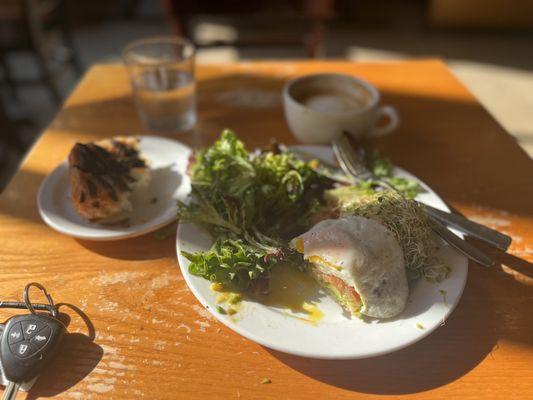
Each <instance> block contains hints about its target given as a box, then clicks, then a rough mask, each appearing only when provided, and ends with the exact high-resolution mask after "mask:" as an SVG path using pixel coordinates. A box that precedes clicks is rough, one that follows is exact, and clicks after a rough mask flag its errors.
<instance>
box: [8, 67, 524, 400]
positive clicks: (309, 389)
mask: <svg viewBox="0 0 533 400" xmlns="http://www.w3.org/2000/svg"><path fill="white" fill-rule="evenodd" d="M324 71H331V72H343V73H349V74H355V75H358V76H360V77H362V78H365V79H367V80H369V81H371V82H372V83H374V84H375V85H377V86H378V88H379V89H380V90H381V92H382V97H383V98H382V101H383V102H384V103H388V104H392V105H394V106H396V107H397V108H398V110H399V112H400V115H401V119H402V121H401V127H400V128H399V129H398V130H397V131H396V132H395V133H394V134H392V135H389V136H387V137H384V138H381V139H379V140H375V141H374V144H375V146H376V147H377V148H379V149H380V150H381V152H382V153H383V154H385V155H388V156H389V157H390V158H391V159H392V160H393V161H394V162H395V163H396V164H398V165H400V166H402V167H404V168H405V169H407V170H409V171H411V172H412V173H414V174H415V175H417V176H418V177H420V178H421V179H422V180H424V181H425V182H427V183H428V184H429V185H430V186H432V187H433V188H434V189H435V190H436V191H437V192H438V193H439V194H440V195H441V196H442V197H443V198H444V199H445V200H446V201H447V202H448V203H449V204H450V205H452V206H453V207H455V208H456V209H457V210H459V211H460V212H462V213H464V214H465V215H467V216H469V217H470V218H472V219H475V220H477V221H479V222H482V223H485V224H487V225H489V226H491V227H495V228H496V229H498V230H500V231H502V232H505V233H507V234H509V235H511V236H512V237H513V239H514V240H513V244H512V246H511V248H510V250H509V253H508V254H505V253H501V252H499V251H497V250H494V249H490V248H488V247H486V246H482V245H480V247H482V248H483V249H484V250H485V251H486V252H488V253H489V254H490V255H491V256H492V257H494V259H496V260H497V261H498V266H497V267H495V268H490V269H487V268H483V267H480V266H479V265H476V264H475V263H472V262H471V263H470V265H469V276H468V282H467V285H466V289H465V291H464V294H463V297H462V299H461V301H460V303H459V305H458V306H457V308H456V310H455V311H454V312H453V314H452V315H451V317H450V318H449V319H448V321H446V324H445V325H444V326H442V327H440V328H439V329H438V330H437V331H436V332H434V333H433V334H431V335H430V336H428V337H427V338H426V339H424V340H422V341H420V342H419V343H416V344H415V345H413V346H410V347H408V348H406V349H404V350H401V351H398V352H395V353H392V354H389V355H385V356H381V357H377V358H373V359H367V360H356V361H320V360H311V359H303V358H299V357H294V356H289V355H285V354H281V353H278V352H276V351H271V350H269V349H266V348H264V347H261V346H260V345H257V344H255V343H253V342H251V341H248V340H246V339H244V338H242V337H240V336H239V335H237V334H235V333H233V332H232V331H231V330H229V329H227V328H226V327H224V326H223V325H222V324H220V323H218V322H216V321H215V320H214V319H213V318H212V317H210V315H209V314H208V313H207V312H206V310H204V309H203V308H202V307H201V306H200V303H198V302H197V301H196V299H195V298H194V296H193V295H192V294H191V292H190V291H189V290H188V289H187V286H186V284H185V282H184V280H183V277H182V276H181V273H180V270H179V268H178V265H177V260H176V251H175V236H174V235H171V236H170V237H167V238H165V239H161V236H158V235H156V234H148V235H146V236H143V237H141V238H136V239H130V240H125V241H118V242H108V243H96V242H88V241H82V240H76V239H72V238H70V237H67V236H63V235H61V234H59V233H57V232H55V231H53V230H52V229H50V228H48V227H47V226H46V225H45V224H44V223H43V221H41V219H40V218H39V215H38V212H37V206H36V195H37V190H38V188H39V185H40V183H41V181H42V180H43V178H44V177H45V176H46V175H47V174H48V173H49V172H51V171H52V170H53V169H54V168H55V166H56V165H57V164H58V163H60V162H61V161H62V160H64V159H65V157H66V155H67V154H68V152H69V150H70V148H71V147H72V145H73V144H74V143H75V142H76V141H90V140H94V139H98V138H103V137H106V136H111V135H118V134H121V135H122V134H147V131H146V130H145V128H143V126H142V125H141V122H140V120H139V118H138V116H137V114H136V111H135V108H134V104H133V100H132V97H131V91H130V86H129V82H128V78H127V75H126V71H125V69H124V68H123V67H122V66H119V65H98V66H95V67H94V68H92V69H91V70H90V71H89V72H88V73H87V75H86V76H85V78H84V79H83V80H82V81H81V82H80V84H79V85H78V87H77V88H76V89H75V91H74V92H73V94H72V95H71V96H70V98H69V99H68V100H67V102H66V103H65V104H64V106H63V108H62V110H61V111H60V113H59V114H58V115H57V117H56V118H55V120H54V121H53V123H52V124H51V126H50V127H49V128H48V129H47V130H46V131H45V132H44V134H43V135H42V137H41V138H40V139H39V140H38V141H37V143H36V145H35V146H34V147H33V148H32V150H31V151H30V152H29V154H28V156H27V157H26V159H25V160H24V162H23V163H22V165H21V167H20V170H19V171H18V173H17V174H16V176H15V177H14V179H13V180H12V182H11V183H10V184H9V186H8V187H7V188H6V189H5V191H4V192H3V193H2V195H1V196H0V271H1V275H0V280H1V286H0V287H1V290H0V299H2V300H10V299H21V298H22V288H23V287H24V285H25V284H26V283H28V282H30V281H38V282H41V283H43V284H44V285H45V286H46V287H47V288H48V289H49V291H50V292H51V293H52V295H53V297H54V298H55V300H56V302H61V303H66V304H67V305H64V306H62V307H61V311H63V312H65V313H66V314H68V315H69V316H70V324H69V331H70V332H74V334H73V335H70V336H69V337H68V339H67V340H66V343H65V348H64V351H63V352H62V353H61V355H60V356H59V357H58V359H57V360H56V361H55V363H54V365H53V367H51V368H50V369H49V370H48V371H46V372H45V373H44V374H43V376H42V377H41V379H40V380H39V381H38V382H37V384H36V385H35V387H34V389H32V391H31V392H30V395H29V396H28V398H37V397H51V396H56V397H58V398H65V399H100V398H101V399H104V398H105V399H109V398H116V399H132V398H142V397H143V396H145V397H146V398H163V399H171V398H172V399H174V398H183V399H193V398H199V399H210V398H218V399H230V398H243V399H301V398H303V399H356V398H363V397H364V398H372V397H382V396H385V395H392V396H402V395H410V396H411V397H415V398H423V399H431V398H461V399H470V398H483V399H485V398H502V399H513V398H520V399H524V398H527V397H529V398H533V346H532V345H533V264H532V263H531V262H532V261H533V163H532V161H531V159H530V158H529V157H528V156H527V155H526V153H525V152H524V151H523V150H522V149H521V148H520V147H519V146H518V145H517V143H516V142H515V140H514V139H513V138H512V137H511V136H510V135H509V134H507V133H506V132H505V131H504V129H502V127H501V126H500V125H499V124H498V123H497V122H496V121H495V120H494V119H493V118H492V117H491V116H490V115H489V114H488V113H487V111H486V110H485V109H484V108H483V107H482V106H481V105H480V104H479V102H478V101H477V100H476V99H475V98H474V97H473V96H472V94H471V93H469V92H468V90H466V89H465V87H464V86H463V85H461V83H460V82H459V81H458V80H457V79H456V78H455V77H454V76H453V75H452V74H451V73H450V72H449V70H448V69H447V68H446V66H445V65H444V64H443V63H442V62H440V61H437V60H427V61H409V62H397V63H382V64H358V63H350V62H257V63H255V62H253V63H237V64H224V65H213V66H199V67H198V68H197V79H198V107H199V118H200V120H199V123H198V125H197V127H196V129H195V132H194V133H193V134H188V135H181V136H178V135H175V138H177V139H178V140H180V141H183V142H185V143H187V144H189V145H191V146H194V147H197V146H203V145H208V144H210V143H211V142H212V141H213V140H214V138H215V137H216V136H217V135H218V134H219V132H220V131H221V130H222V129H223V128H225V127H229V128H232V129H234V130H235V131H236V132H237V134H238V135H239V136H241V137H242V138H244V139H245V141H246V142H247V143H248V144H249V146H251V147H253V146H257V145H266V144H268V143H269V141H270V138H272V137H275V138H277V139H278V140H280V141H282V142H286V143H293V142H294V141H295V140H294V139H293V138H292V136H291V135H290V132H289V130H288V127H287V125H286V123H285V120H284V117H283V112H282V107H281V101H280V89H281V87H282V85H283V84H284V82H285V81H286V80H287V79H289V78H291V77H294V76H297V75H301V74H305V73H312V72H324ZM476 244H479V243H477V242H476ZM34 297H36V299H37V295H36V296H34ZM68 304H72V305H74V306H76V307H78V308H79V310H78V312H76V311H75V310H74V309H73V308H68ZM9 315H11V314H10V311H6V310H2V311H1V315H0V317H1V318H2V319H6V318H7V317H8V316H9ZM82 316H85V320H84V319H83V318H82ZM89 321H90V323H89V324H88V323H87V322H89ZM89 327H90V328H89ZM354 340H357V337H356V336H354ZM264 378H268V379H270V380H271V381H272V382H271V383H270V384H262V383H261V381H262V380H263V379H264ZM19 396H20V398H23V397H24V396H25V395H24V394H20V395H19Z"/></svg>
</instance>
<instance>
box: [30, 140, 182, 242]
mask: <svg viewBox="0 0 533 400" xmlns="http://www.w3.org/2000/svg"><path fill="white" fill-rule="evenodd" d="M140 139H141V141H140V150H141V153H142V154H143V156H144V157H145V158H146V159H147V160H148V162H149V163H150V169H151V174H152V179H151V181H150V184H149V186H148V187H147V188H146V189H143V190H138V191H134V192H133V193H132V196H131V202H132V205H133V211H131V212H130V213H128V214H125V215H124V217H127V218H129V225H128V226H127V227H121V226H108V225H102V224H98V223H92V222H89V221H87V220H85V219H84V218H82V217H81V216H80V215H79V214H78V213H77V212H76V211H75V210H74V208H73V207H72V203H71V201H70V180H69V174H68V164H67V161H65V162H64V163H62V164H61V165H59V166H58V167H57V168H56V169H55V170H54V171H52V173H50V174H49V175H48V176H47V177H46V178H45V180H44V181H43V183H42V184H41V187H40V188H39V193H38V195H37V204H38V207H39V213H40V214H41V217H42V219H43V220H44V222H46V223H47V224H48V225H49V226H50V227H51V228H53V229H55V230H56V231H58V232H61V233H64V234H65V235H69V236H73V237H75V238H79V239H87V240H117V239H126V238H130V237H134V236H139V235H142V234H145V233H148V232H151V231H154V230H156V229H158V228H160V227H162V226H164V225H166V224H168V223H169V222H172V221H173V220H175V219H176V212H177V205H176V201H177V200H184V199H185V198H186V197H187V195H188V194H189V192H190V190H191V185H190V181H189V177H188V176H187V174H186V169H187V164H188V160H189V156H190V154H191V149H190V148H189V147H187V146H186V145H184V144H183V143H180V142H178V141H176V140H170V139H165V138H161V137H156V136H140ZM154 199H157V200H156V201H153V200H154Z"/></svg>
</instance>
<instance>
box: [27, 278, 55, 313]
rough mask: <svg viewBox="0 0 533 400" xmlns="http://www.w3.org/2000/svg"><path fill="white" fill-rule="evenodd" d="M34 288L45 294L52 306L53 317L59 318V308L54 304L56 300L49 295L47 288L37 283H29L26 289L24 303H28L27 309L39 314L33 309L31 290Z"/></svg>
mask: <svg viewBox="0 0 533 400" xmlns="http://www.w3.org/2000/svg"><path fill="white" fill-rule="evenodd" d="M32 286H35V287H36V288H37V289H39V290H41V291H42V292H43V293H44V295H45V296H46V299H47V300H48V303H49V304H50V313H51V314H52V317H54V318H55V317H57V308H56V306H55V304H54V300H52V296H50V295H49V294H48V292H47V291H46V288H45V287H44V286H43V285H41V284H40V283H37V282H31V283H28V284H27V285H26V287H25V288H24V303H26V307H28V310H30V312H31V313H32V314H37V313H36V312H35V309H34V308H33V304H32V303H31V301H30V288H31V287H32Z"/></svg>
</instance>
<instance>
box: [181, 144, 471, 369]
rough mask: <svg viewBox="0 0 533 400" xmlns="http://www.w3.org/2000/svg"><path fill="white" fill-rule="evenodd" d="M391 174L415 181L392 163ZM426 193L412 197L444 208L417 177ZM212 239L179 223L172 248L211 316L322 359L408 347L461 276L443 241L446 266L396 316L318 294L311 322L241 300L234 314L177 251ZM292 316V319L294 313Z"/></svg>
mask: <svg viewBox="0 0 533 400" xmlns="http://www.w3.org/2000/svg"><path fill="white" fill-rule="evenodd" d="M298 148H299V149H301V150H303V151H306V152H308V153H311V154H314V155H316V156H317V157H320V158H323V159H330V160H331V161H333V152H332V151H331V148H329V147H326V146H298ZM394 172H395V174H396V175H397V176H403V177H406V178H409V179H415V180H418V179H417V178H416V177H415V176H413V175H411V174H409V173H408V172H406V171H404V170H402V169H400V168H396V169H395V171H394ZM418 181H419V182H420V183H421V184H422V186H423V187H424V189H425V190H426V193H422V194H420V195H419V196H418V197H417V199H418V200H419V201H421V202H423V203H426V204H429V205H432V206H433V207H436V208H439V209H441V210H445V211H449V209H448V207H446V205H445V204H444V202H443V201H442V200H441V199H440V197H439V196H438V195H437V194H436V193H435V192H433V191H432V190H431V188H429V187H428V186H427V185H426V184H424V183H423V182H421V181H420V180H418ZM211 243H212V239H211V238H210V236H209V234H207V233H206V232H205V231H204V230H202V229H201V228H199V227H198V226H196V225H194V224H190V223H180V224H179V226H178V233H177V253H178V261H179V265H180V268H181V272H182V274H183V276H184V277H185V280H186V282H187V284H188V285H189V288H190V289H191V290H192V292H193V293H194V295H195V296H196V298H197V299H198V300H199V301H200V303H202V305H203V306H204V307H206V308H207V309H208V310H209V311H210V312H211V314H213V316H214V317H215V318H217V319H218V320H219V321H220V322H222V323H223V324H225V325H226V326H228V327H229V328H231V329H233V330H234V331H235V332H237V333H239V334H241V335H242V336H244V337H246V338H248V339H250V340H253V341H255V342H257V343H259V344H261V345H263V346H266V347H269V348H271V349H274V350H278V351H282V352H285V353H290V354H295V355H298V356H304V357H312V358H323V359H355V358H365V357H373V356H378V355H381V354H386V353H390V352H393V351H396V350H399V349H401V348H404V347H406V346H409V345H411V344H413V343H415V342H417V341H419V340H420V339H422V338H424V337H425V336H427V335H429V334H430V333H431V332H432V331H434V330H435V329H437V328H438V327H439V326H440V325H441V324H443V323H444V321H445V320H446V318H448V316H449V315H450V313H451V312H452V311H453V309H454V307H455V306H456V305H457V303H458V302H459V299H460V297H461V294H462V292H463V289H464V286H465V283H466V276H467V265H468V263H467V259H466V257H464V256H462V255H460V254H458V253H457V252H455V251H454V250H453V249H451V248H450V247H449V246H447V245H443V246H442V247H441V249H440V250H439V256H440V258H441V260H442V261H443V262H444V263H446V265H448V266H449V267H450V268H451V273H450V275H449V277H448V278H447V279H445V280H444V281H442V282H441V283H429V282H426V281H425V280H423V279H421V280H419V281H418V282H417V283H416V285H415V286H414V288H412V290H411V293H410V295H409V300H408V304H407V307H406V309H405V310H404V312H403V313H402V314H400V315H399V316H397V317H395V318H393V319H389V320H382V321H373V322H365V321H363V320H361V319H358V318H353V317H352V318H350V317H348V316H346V313H344V312H343V310H342V308H341V307H340V306H339V305H338V304H337V303H335V302H334V301H333V300H331V299H330V298H329V297H327V296H325V295H324V294H321V293H319V294H317V296H316V298H315V301H316V303H315V304H316V307H317V308H318V309H319V310H320V311H321V312H323V313H324V317H323V319H322V320H320V321H318V322H317V323H316V325H314V324H311V323H308V322H305V321H302V320H300V319H298V317H300V318H307V315H306V314H305V312H304V313H303V314H302V313H297V312H296V313H294V312H291V311H290V310H287V309H283V308H280V307H275V306H267V305H264V304H261V303H258V302H255V301H251V300H244V301H243V302H242V304H241V308H240V310H239V312H238V314H236V315H235V316H229V315H222V314H220V313H218V312H217V311H216V306H217V304H216V297H217V295H216V294H215V293H213V292H212V291H211V290H210V288H209V285H210V282H209V281H207V280H206V279H203V278H200V277H197V276H194V275H192V274H190V273H189V271H188V266H189V261H188V260H187V259H186V258H185V257H183V256H182V255H181V253H180V252H181V251H182V250H185V251H188V252H192V253H194V252H197V251H202V250H207V249H208V248H209V246H210V244H211ZM295 317H296V318H295Z"/></svg>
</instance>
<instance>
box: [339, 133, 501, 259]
mask: <svg viewBox="0 0 533 400" xmlns="http://www.w3.org/2000/svg"><path fill="white" fill-rule="evenodd" d="M332 147H333V151H334V153H335V157H336V158H337V160H338V161H339V164H340V166H341V168H342V169H343V171H344V172H345V173H346V174H347V175H350V176H352V177H354V178H355V179H356V180H367V179H373V180H375V181H377V182H378V183H379V184H381V185H382V186H385V187H387V188H389V189H393V190H396V189H395V188H394V187H393V186H391V185H390V184H389V183H388V182H386V181H384V180H382V179H379V178H377V177H376V176H374V175H373V174H372V172H371V171H370V170H368V169H367V168H366V167H365V166H364V165H363V163H362V162H361V161H360V160H359V158H358V157H357V156H356V154H355V152H354V150H353V148H352V146H351V144H350V142H349V141H348V139H347V138H346V136H345V135H342V136H341V137H340V138H338V139H336V140H334V141H333V142H332ZM419 204H421V203H419ZM423 209H424V211H425V212H426V215H427V216H428V217H429V220H430V222H431V224H430V225H431V228H432V229H433V231H434V232H435V233H436V234H437V235H439V236H440V237H441V238H442V239H444V240H445V241H446V242H447V243H448V244H450V246H452V247H454V248H455V249H457V250H458V251H460V252H461V253H462V254H464V255H465V256H467V257H468V258H470V259H471V260H474V261H476V262H478V263H479V264H481V265H483V266H485V267H490V266H493V265H494V261H493V260H491V259H490V257H488V256H487V255H486V254H485V253H483V252H482V251H481V250H479V249H477V248H476V247H474V246H472V245H471V244H470V243H468V242H466V241H464V240H463V239H461V238H460V237H459V236H457V235H455V234H454V233H453V232H451V231H450V230H448V229H447V228H446V226H445V225H444V224H443V222H441V220H440V219H439V218H437V217H435V216H434V215H433V214H432V213H431V212H430V210H429V209H428V206H426V205H423ZM439 211H440V210H439ZM442 213H443V214H447V213H444V212H442ZM448 215H452V214H448ZM469 222H471V221H469ZM476 225H477V224H476ZM484 228H486V227H484ZM486 229H489V228H486ZM498 233H499V232H498ZM480 235H481V234H480V233H477V234H476V235H475V236H476V237H478V238H480ZM482 239H483V240H485V241H487V240H486V238H485V237H484V236H483V238H482ZM492 242H493V240H491V241H490V243H492Z"/></svg>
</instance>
